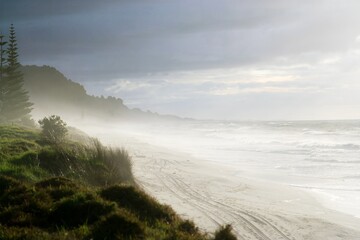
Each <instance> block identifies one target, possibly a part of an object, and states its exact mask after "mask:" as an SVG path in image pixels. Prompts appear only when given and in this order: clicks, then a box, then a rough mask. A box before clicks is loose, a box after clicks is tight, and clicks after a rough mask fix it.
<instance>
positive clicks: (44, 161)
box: [0, 126, 133, 186]
mask: <svg viewBox="0 0 360 240" xmlns="http://www.w3.org/2000/svg"><path fill="white" fill-rule="evenodd" d="M55 138H56V139H57V138H58V137H55ZM0 157H1V158H0V159H1V160H0V174H3V175H6V176H10V177H14V178H16V179H21V180H24V181H27V182H35V181H39V180H42V179H44V178H45V177H53V176H63V177H69V178H72V179H76V180H79V181H80V182H84V183H86V184H89V185H93V186H104V185H108V184H115V183H119V182H130V183H131V182H133V176H132V173H131V159H130V157H129V155H128V154H127V152H126V151H124V150H122V149H112V148H108V147H105V146H103V145H101V143H100V142H99V141H97V140H92V141H89V143H88V144H81V143H78V142H74V141H70V140H65V141H63V142H59V141H55V142H53V141H49V139H48V138H47V136H44V135H42V133H41V132H40V130H34V129H26V128H22V127H18V126H0Z"/></svg>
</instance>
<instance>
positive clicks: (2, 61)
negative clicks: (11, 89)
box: [0, 33, 7, 122]
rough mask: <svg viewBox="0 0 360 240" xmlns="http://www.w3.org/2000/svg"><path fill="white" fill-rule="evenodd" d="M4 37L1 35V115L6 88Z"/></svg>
mask: <svg viewBox="0 0 360 240" xmlns="http://www.w3.org/2000/svg"><path fill="white" fill-rule="evenodd" d="M4 37H5V36H4V35H2V33H0V113H2V108H3V102H4V94H5V86H4V81H3V75H4V65H5V60H6V59H5V53H6V50H5V46H6V44H7V42H5V41H4ZM3 118H4V117H3V115H2V114H0V122H2V121H3Z"/></svg>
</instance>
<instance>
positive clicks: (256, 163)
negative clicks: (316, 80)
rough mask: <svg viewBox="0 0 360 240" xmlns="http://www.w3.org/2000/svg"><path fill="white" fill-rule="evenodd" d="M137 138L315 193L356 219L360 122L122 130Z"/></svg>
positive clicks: (227, 123)
mask: <svg viewBox="0 0 360 240" xmlns="http://www.w3.org/2000/svg"><path fill="white" fill-rule="evenodd" d="M125 129H127V130H126V131H129V132H131V134H132V135H133V136H135V137H138V139H139V140H141V141H145V142H148V143H150V144H152V145H156V146H161V147H166V148H168V149H171V150H174V151H178V152H184V153H188V154H191V155H192V156H193V157H195V158H200V159H203V160H207V161H211V162H214V163H216V164H219V166H221V165H224V166H225V165H226V166H231V167H233V168H234V169H236V171H235V172H236V175H238V176H241V177H247V178H254V179H261V180H264V181H269V182H276V183H280V184H285V185H288V186H292V187H294V188H299V189H302V190H305V191H309V192H312V193H314V196H316V198H317V199H318V201H320V202H321V203H322V204H324V205H325V206H326V207H328V208H331V209H334V210H337V211H340V212H343V213H347V214H350V215H353V216H356V217H360V205H359V204H358V203H359V200H360V121H268V122H260V121H259V122H258V121H254V122H231V121H184V122H181V121H179V122H174V123H169V122H167V123H161V124H160V123H149V124H146V125H136V126H133V127H126V128H125Z"/></svg>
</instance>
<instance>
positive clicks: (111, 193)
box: [100, 185, 175, 223]
mask: <svg viewBox="0 0 360 240" xmlns="http://www.w3.org/2000/svg"><path fill="white" fill-rule="evenodd" d="M100 196H101V197H103V198H104V199H106V200H109V201H114V202H116V203H117V204H118V206H119V207H123V208H126V209H129V210H130V211H131V212H133V213H135V214H136V215H137V216H138V217H139V218H140V219H141V220H146V221H149V222H150V223H155V222H156V221H158V220H161V221H165V222H169V223H172V222H173V221H174V219H175V212H174V211H173V210H172V209H171V208H170V207H168V206H165V205H161V204H160V203H158V202H157V201H156V200H155V199H153V198H152V197H150V196H149V195H147V194H146V193H145V192H142V191H140V190H138V189H137V188H136V187H134V186H129V185H116V186H111V187H108V188H106V189H104V190H102V191H101V192H100Z"/></svg>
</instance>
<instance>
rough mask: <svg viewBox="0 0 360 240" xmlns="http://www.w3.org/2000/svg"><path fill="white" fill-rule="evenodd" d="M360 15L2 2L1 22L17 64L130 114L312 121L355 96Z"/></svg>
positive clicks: (156, 1)
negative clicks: (126, 107)
mask: <svg viewBox="0 0 360 240" xmlns="http://www.w3.org/2000/svg"><path fill="white" fill-rule="evenodd" d="M359 8H360V2H359V1H357V0H348V1H340V0H317V1H310V0H305V1H304V0H294V1H288V0H276V1H268V0H243V1H237V0H223V1H218V0H195V1H194V0H183V1H175V0H147V1H145V0H133V1H129V0H106V1H95V0H89V1H82V0H72V1H70V0H64V1H56V0H32V1H28V0H16V1H13V0H2V1H1V7H0V17H1V22H0V24H1V25H0V26H1V27H2V29H3V31H4V29H5V27H8V24H9V23H10V22H14V23H15V27H16V29H17V33H18V40H19V49H20V58H21V59H20V60H21V62H22V63H23V64H39V65H43V64H47V65H53V66H55V67H57V68H58V69H60V70H61V71H62V72H64V73H65V75H67V76H68V77H69V78H71V79H74V80H76V81H80V82H81V83H83V84H84V85H85V86H87V87H88V89H90V90H89V91H90V92H91V93H92V94H96V95H100V94H105V95H108V94H115V95H117V96H118V97H121V98H124V100H125V102H130V103H131V104H132V106H136V107H144V108H149V109H151V110H156V111H159V112H164V113H167V112H169V111H170V112H172V111H178V112H179V114H186V115H191V114H196V115H197V116H201V115H203V116H211V115H212V116H219V114H218V113H217V112H222V113H224V114H225V110H226V109H227V111H228V114H229V115H231V114H234V111H233V110H231V108H232V107H236V109H238V111H242V112H244V114H249V115H251V114H253V116H254V117H258V118H262V117H264V118H265V117H267V114H268V111H269V110H268V109H269V108H273V109H274V112H277V114H278V115H277V116H278V117H280V116H281V114H283V116H285V117H286V116H288V113H289V112H292V111H293V110H292V109H304V110H303V112H302V113H303V114H308V115H309V116H312V114H313V113H314V112H316V110H314V109H315V108H318V109H320V108H321V106H323V105H324V102H329V103H331V104H333V105H336V106H340V105H344V102H345V104H350V102H352V101H357V100H358V97H357V95H358V94H356V93H355V90H359V89H360V87H359V84H358V83H357V82H358V79H359V76H360V70H359V67H358V66H359V65H360V54H359V52H360V46H359V28H360V15H359V14H358V9H359ZM74 63H76V64H74ZM336 90H338V91H336ZM340 90H341V91H340ZM304 99H305V100H304ZM343 99H345V100H343ZM191 102H192V103H193V104H191ZM195 102H196V104H195ZM339 102H341V104H340V103H339ZM207 104H209V105H207ZM210 106H211V107H210ZM237 106H239V107H237ZM186 107H189V108H188V109H187V108H186ZM201 107H203V108H205V109H207V112H204V111H205V110H201ZM152 108H154V109H152ZM253 108H256V109H257V110H256V111H255V110H254V109H253ZM306 109H308V110H306ZM282 111H284V112H283V113H282ZM294 111H295V110H294ZM174 113H176V112H174ZM224 114H222V116H223V115H224ZM234 115H235V114H234ZM240 115H241V114H238V115H237V116H240Z"/></svg>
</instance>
